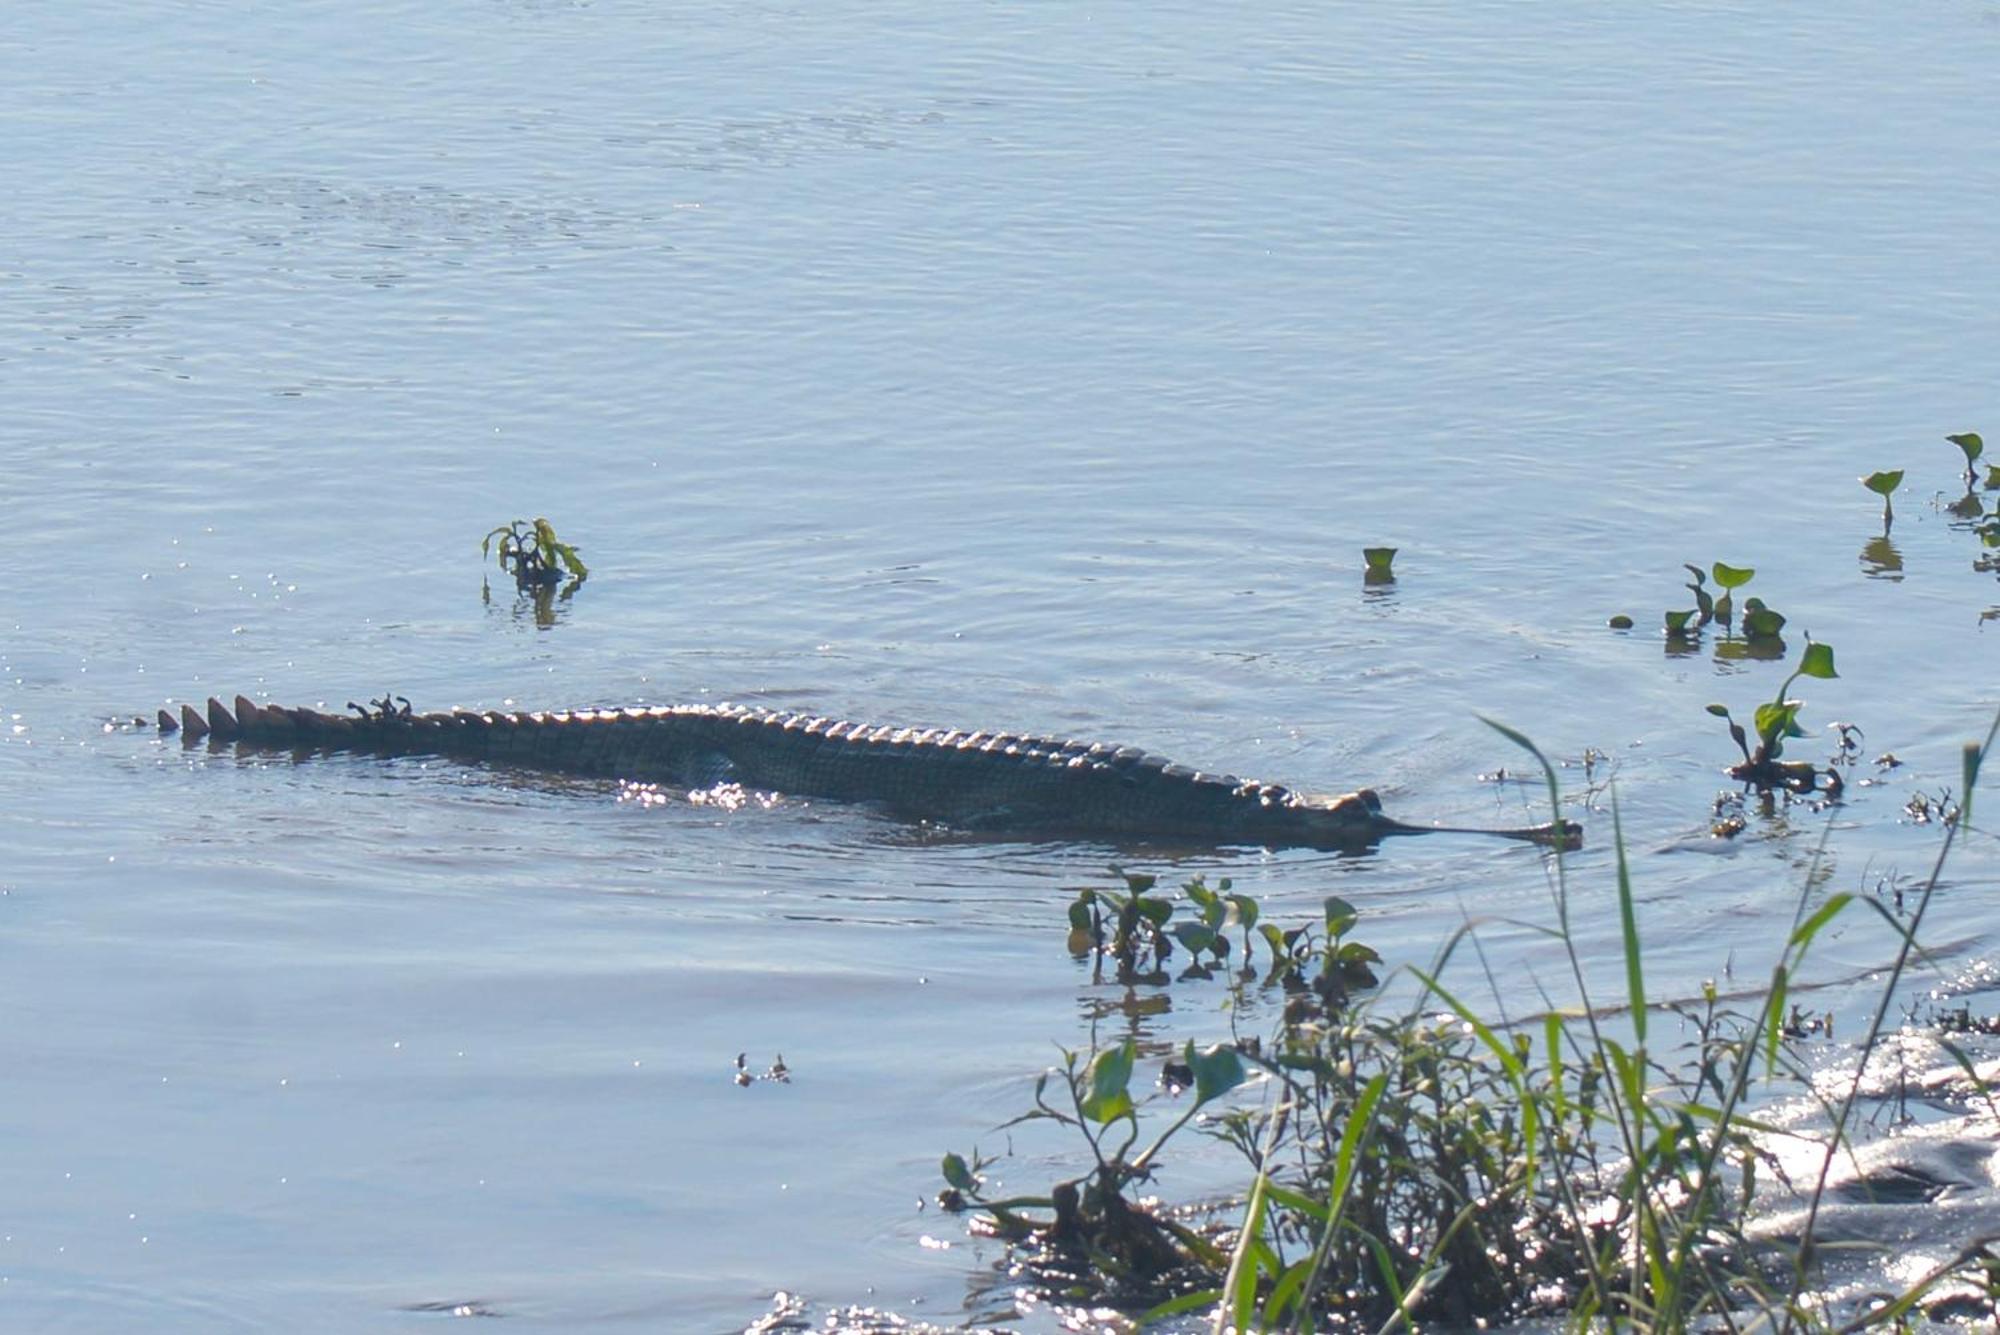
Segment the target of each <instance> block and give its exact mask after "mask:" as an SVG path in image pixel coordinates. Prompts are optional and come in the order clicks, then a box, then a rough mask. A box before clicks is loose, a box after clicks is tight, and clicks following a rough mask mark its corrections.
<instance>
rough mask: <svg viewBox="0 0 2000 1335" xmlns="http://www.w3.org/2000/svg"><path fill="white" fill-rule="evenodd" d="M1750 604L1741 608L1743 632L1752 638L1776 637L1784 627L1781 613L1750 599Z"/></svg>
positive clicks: (1766, 638) (1767, 638) (1765, 638)
mask: <svg viewBox="0 0 2000 1335" xmlns="http://www.w3.org/2000/svg"><path fill="white" fill-rule="evenodd" d="M1750 601H1751V603H1752V604H1753V605H1752V606H1746V607H1745V608H1744V609H1743V633H1744V634H1745V635H1748V636H1750V637H1751V638H1753V639H1763V640H1769V639H1776V638H1777V637H1778V636H1779V635H1780V634H1781V633H1782V632H1783V631H1784V629H1785V618H1784V616H1783V614H1781V613H1778V612H1773V611H1772V610H1771V609H1770V608H1768V607H1766V606H1764V605H1763V604H1762V603H1759V602H1757V600H1756V599H1754V598H1753V599H1751V600H1750Z"/></svg>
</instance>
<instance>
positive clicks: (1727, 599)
mask: <svg viewBox="0 0 2000 1335" xmlns="http://www.w3.org/2000/svg"><path fill="white" fill-rule="evenodd" d="M1709 573H1710V574H1712V575H1714V576H1715V582H1716V583H1717V584H1719V585H1721V586H1722V596H1721V597H1720V598H1717V599H1716V600H1715V610H1714V615H1715V619H1716V620H1717V621H1720V622H1721V623H1722V624H1723V625H1724V626H1725V627H1728V628H1730V629H1734V625H1733V622H1734V617H1735V613H1736V604H1735V602H1734V601H1733V595H1734V594H1735V592H1736V590H1738V589H1740V588H1742V587H1743V586H1744V585H1745V584H1748V583H1749V582H1750V578H1751V576H1753V575H1755V574H1756V573H1757V572H1756V571H1755V570H1752V569H1751V568H1750V567H1748V566H1744V567H1742V568H1740V569H1739V568H1738V567H1736V566H1726V565H1724V564H1722V562H1720V561H1717V562H1716V563H1715V564H1714V565H1713V566H1711V567H1710V568H1709Z"/></svg>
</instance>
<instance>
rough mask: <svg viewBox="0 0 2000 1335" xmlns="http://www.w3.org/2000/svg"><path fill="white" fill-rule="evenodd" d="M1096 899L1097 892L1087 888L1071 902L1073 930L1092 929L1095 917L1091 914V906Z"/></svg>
mask: <svg viewBox="0 0 2000 1335" xmlns="http://www.w3.org/2000/svg"><path fill="white" fill-rule="evenodd" d="M1096 899H1097V896H1096V894H1095V892H1093V891H1090V890H1086V891H1084V892H1083V893H1082V894H1080V895H1078V896H1077V897H1076V899H1075V901H1074V902H1072V903H1071V904H1070V906H1069V925H1070V928H1071V930H1073V931H1078V932H1087V931H1089V930H1090V929H1091V925H1092V923H1093V922H1094V918H1093V916H1092V914H1091V911H1090V906H1091V905H1092V904H1093V903H1095V902H1096Z"/></svg>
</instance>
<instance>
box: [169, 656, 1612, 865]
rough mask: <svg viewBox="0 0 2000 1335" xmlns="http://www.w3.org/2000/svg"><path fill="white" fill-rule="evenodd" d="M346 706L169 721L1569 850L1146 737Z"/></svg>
mask: <svg viewBox="0 0 2000 1335" xmlns="http://www.w3.org/2000/svg"><path fill="white" fill-rule="evenodd" d="M348 708H349V709H350V710H351V711H352V712H351V713H348V714H332V713H322V712H321V711H319V710H316V709H309V708H299V709H293V708H285V707H283V706H279V705H260V704H257V703H255V702H254V701H251V700H248V699H246V698H244V697H243V696H240V695H239V696H237V697H236V702H235V711H234V712H233V713H232V712H231V711H230V709H229V708H228V707H227V706H225V705H224V704H223V703H222V702H221V701H220V700H217V699H214V698H211V699H210V700H209V701H208V704H207V708H206V709H205V710H197V709H195V708H194V707H193V706H191V705H182V706H181V709H180V714H179V716H178V718H177V717H176V716H175V715H173V714H171V713H169V712H168V711H166V710H164V709H163V710H161V711H160V713H159V727H160V731H161V732H163V733H173V732H179V733H180V734H181V736H182V738H183V740H184V741H185V742H186V743H187V744H188V745H190V746H192V745H196V744H200V743H202V742H203V741H204V740H206V741H207V742H208V743H209V744H211V745H215V744H223V745H227V744H235V745H238V746H246V747H253V748H262V749H269V750H293V751H301V752H310V751H321V750H324V751H357V752H365V753H369V754H373V755H388V756H401V755H429V756H444V757H449V758H452V759H454V760H468V761H484V762H490V763H493V764H498V765H515V766H521V767H524V768H529V769H535V770H552V771H557V772H560V773H565V774H581V775H597V776H602V777H606V778H617V779H624V780H630V781H632V782H638V783H656V784H671V785H677V786H683V787H687V788H690V789H701V788H711V787H715V786H717V785H721V784H731V783H733V784H740V785H741V786H743V787H744V788H746V789H752V790H768V791H772V792H777V793H781V794H786V795H789V796H794V797H823V798H832V799H835V800H838V801H843V802H863V803H870V804H873V805H875V806H878V807H880V808H882V809H884V810H886V811H888V812H890V813H892V814H894V815H896V816H899V817H902V818H905V819H909V820H917V821H930V822H936V823H938V824H942V825H945V826H949V827H952V828H954V829H961V830H970V831H991V832H998V833H1003V834H1007V835H1018V836H1021V837H1044V836H1046V837H1073V838H1083V839H1097V840H1105V841H1119V840H1151V841H1159V842H1166V843H1175V844H1181V845H1204V846H1206V845H1228V844H1244V845H1258V844H1261V845H1264V846H1266V847H1271V848H1285V847H1290V848H1316V849H1329V850H1343V851H1355V850H1361V849H1365V848H1368V847H1371V846H1373V845H1374V844H1375V843H1376V842H1377V841H1378V840H1380V839H1382V838H1384V837H1387V836H1390V835H1404V834H1432V833H1453V834H1490V835H1497V836H1499V837H1501V838H1506V839H1525V840H1529V841H1532V842H1534V843H1539V844H1546V845H1551V846H1559V847H1564V848H1575V847H1579V846H1580V845H1581V843H1582V838H1583V831H1582V829H1581V827H1580V826H1578V825H1576V824H1575V823H1573V822H1570V821H1557V822H1552V823H1550V824H1547V825H1534V826H1526V827H1521V828H1517V829H1500V830H1477V829H1474V830H1468V829H1457V828H1453V827H1446V826H1429V825H1408V824H1405V823H1403V822H1402V821H1399V820H1394V819H1391V818H1390V817H1388V816H1385V815H1383V814H1382V803H1381V800H1380V799H1379V798H1378V797H1377V796H1376V794H1375V793H1374V791H1373V790H1371V789H1367V788H1363V789H1360V790H1359V791H1356V792H1352V793H1341V794H1338V795H1324V796H1323V795H1315V794H1310V793H1301V792H1297V791H1295V790H1293V789H1290V788H1285V787H1282V786H1280V785H1278V784H1272V783H1258V782H1255V781H1245V780H1242V779H1238V778H1237V777H1235V776H1234V775H1228V774H1205V773H1201V772H1199V771H1196V770H1192V769H1189V768H1187V767H1185V766H1182V765H1175V764H1170V763H1168V762H1167V761H1165V760H1162V759H1161V758H1160V757H1158V756H1154V755H1149V754H1148V753H1146V752H1144V751H1141V750H1139V749H1138V748H1136V747H1129V746H1113V745H1107V744H1105V743H1102V742H1081V741H1064V740H1059V739H1056V738H1050V737H1025V736H1016V735H1014V734H1012V733H991V732H959V731H945V730H943V729H917V728H896V727H877V726H873V725H869V724H864V723H847V722H840V721H836V720H832V719H825V718H815V717H813V716H810V715H807V714H799V713H786V712H782V711H775V710H766V709H754V708H746V707H742V706H735V705H713V706H711V705H684V706H674V707H664V708H638V709H586V710H577V711H566V712H561V713H493V712H472V711H466V710H454V711H452V712H450V713H442V714H418V713H413V712H412V711H411V709H410V706H409V702H408V701H401V702H400V703H398V700H397V699H390V698H386V697H385V698H384V699H382V700H379V701H374V702H372V703H371V704H370V705H368V706H366V707H364V706H361V705H352V704H350V705H349V706H348Z"/></svg>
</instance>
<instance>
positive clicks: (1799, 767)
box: [1707, 636, 1840, 793]
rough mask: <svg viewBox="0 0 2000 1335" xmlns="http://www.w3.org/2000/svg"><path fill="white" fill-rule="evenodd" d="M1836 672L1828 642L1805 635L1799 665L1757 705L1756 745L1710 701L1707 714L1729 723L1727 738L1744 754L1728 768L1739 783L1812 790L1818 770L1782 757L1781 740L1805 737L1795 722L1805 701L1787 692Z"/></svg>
mask: <svg viewBox="0 0 2000 1335" xmlns="http://www.w3.org/2000/svg"><path fill="white" fill-rule="evenodd" d="M1839 675H1840V674H1839V673H1838V672H1836V671H1834V667H1833V646H1832V645H1830V644H1818V643H1815V642H1814V641H1813V639H1812V638H1811V637H1810V636H1808V637H1807V638H1806V651H1805V653H1804V654H1803V655H1802V656H1801V657H1800V659H1799V665H1798V667H1797V668H1796V669H1794V670H1793V672H1792V675H1791V676H1789V677H1786V678H1785V681H1784V684H1783V685H1781V686H1779V687H1778V693H1777V694H1776V695H1775V696H1773V697H1772V698H1771V699H1770V700H1769V701H1767V702H1766V703H1764V704H1761V705H1759V706H1757V713H1756V715H1755V718H1754V720H1753V723H1752V726H1753V727H1754V728H1755V729H1756V733H1757V749H1756V750H1755V751H1752V750H1751V749H1750V739H1749V733H1748V732H1746V731H1745V729H1744V727H1743V725H1742V724H1740V723H1738V722H1737V721H1736V720H1735V718H1733V717H1732V716H1731V715H1730V713H1729V709H1728V707H1727V706H1725V705H1709V706H1708V707H1707V708H1708V712H1709V713H1711V714H1713V715H1715V716H1716V717H1717V718H1719V719H1724V720H1727V721H1728V723H1729V736H1730V739H1731V740H1732V741H1734V742H1735V743H1736V749H1737V750H1739V751H1741V752H1742V753H1743V763H1742V764H1740V765H1737V766H1734V767H1732V768H1731V769H1730V771H1729V775H1730V777H1731V778H1733V779H1737V780H1739V781H1741V782H1743V783H1749V784H1754V785H1755V786H1756V787H1757V788H1758V789H1759V790H1760V791H1765V792H1768V791H1770V790H1771V789H1773V788H1786V789H1790V790H1791V791H1793V792H1799V793H1809V792H1811V791H1812V790H1813V788H1814V786H1815V784H1816V782H1817V780H1818V775H1819V771H1818V770H1817V769H1816V768H1815V767H1814V766H1813V765H1812V764H1811V763H1810V762H1808V761H1781V760H1780V759H1779V757H1780V756H1782V755H1784V753H1785V742H1786V740H1787V739H1789V738H1794V737H1804V736H1806V732H1805V730H1804V729H1803V728H1801V727H1800V726H1799V711H1800V710H1802V709H1804V708H1805V701H1803V700H1794V699H1792V698H1791V697H1790V695H1789V694H1788V693H1789V692H1790V690H1791V689H1792V683H1793V682H1795V681H1797V680H1798V679H1799V678H1800V677H1815V678H1818V679H1820V680H1822V681H1831V680H1832V679H1834V678H1835V677H1838V676H1839Z"/></svg>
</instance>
